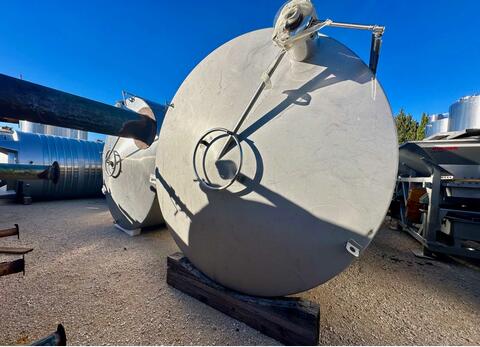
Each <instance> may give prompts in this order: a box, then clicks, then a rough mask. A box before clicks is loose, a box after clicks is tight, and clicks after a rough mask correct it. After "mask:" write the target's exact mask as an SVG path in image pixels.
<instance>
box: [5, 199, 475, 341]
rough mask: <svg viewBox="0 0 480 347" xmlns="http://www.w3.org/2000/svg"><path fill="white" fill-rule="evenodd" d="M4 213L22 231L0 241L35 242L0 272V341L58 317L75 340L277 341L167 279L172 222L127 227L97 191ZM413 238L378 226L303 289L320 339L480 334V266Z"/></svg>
mask: <svg viewBox="0 0 480 347" xmlns="http://www.w3.org/2000/svg"><path fill="white" fill-rule="evenodd" d="M0 217H1V219H0V220H1V222H0V228H6V227H10V226H12V224H13V223H18V224H19V225H20V230H21V239H20V241H17V240H16V239H15V238H5V239H0V244H1V245H4V246H6V245H17V246H20V245H24V246H32V247H34V248H35V250H34V251H33V252H32V253H30V254H28V255H27V256H26V275H25V276H22V275H21V274H15V275H10V276H5V277H0V344H22V343H28V342H32V341H33V340H36V339H38V338H40V337H43V336H45V335H48V334H49V333H51V332H53V331H54V330H55V329H56V326H57V324H58V323H62V324H63V325H64V326H65V329H66V332H67V338H68V343H69V344H75V345H83V344H90V345H91V344H95V345H105V344H109V345H124V344H147V345H149V344H156V345H160V344H169V345H170V344H177V345H184V344H186V345H192V344H193V345H198V344H203V345H211V344H215V345H265V344H268V345H272V344H278V343H277V342H276V341H275V340H272V339H270V338H267V337H265V336H264V335H262V334H260V333H258V332H257V331H255V330H253V329H251V328H249V327H248V326H246V325H244V324H242V323H239V322H238V321H236V320H234V319H231V318H229V317H227V316H225V315H224V314H222V313H219V312H217V311H215V310H214V309H212V308H210V307H208V306H206V305H204V304H202V303H200V302H198V301H197V300H195V299H192V298H190V297H188V296H186V295H184V294H182V293H181V292H179V291H177V290H175V289H172V288H170V287H169V286H168V285H167V284H166V283H165V276H166V257H167V256H168V255H169V254H171V253H173V252H175V251H177V250H178V249H177V247H176V245H175V243H174V242H173V240H172V238H171V236H170V234H169V232H168V231H167V230H166V229H162V230H157V231H150V232H147V233H144V234H142V235H140V236H137V237H130V236H128V235H126V234H124V233H122V232H120V231H119V230H117V229H115V228H114V227H113V225H112V219H111V217H110V214H109V212H108V208H107V206H106V204H105V201H104V200H101V199H92V200H71V201H56V202H36V203H33V204H32V205H29V206H23V205H16V204H12V203H7V202H0ZM419 248H420V247H419V245H418V243H416V242H415V241H414V240H413V239H411V238H410V237H409V236H408V235H406V234H404V233H401V232H398V231H392V230H390V229H388V228H383V229H382V230H380V231H379V233H378V234H377V236H376V238H375V239H374V241H373V243H372V244H371V245H370V247H369V248H368V249H367V251H366V252H365V253H364V255H363V257H362V258H360V260H358V261H356V262H355V263H354V264H353V265H352V266H350V268H349V269H347V270H346V271H345V272H343V273H342V274H340V275H339V276H337V277H336V278H335V279H333V280H332V281H330V282H328V283H327V284H324V285H322V286H320V287H318V288H315V289H313V290H310V291H308V292H306V293H303V294H301V296H302V297H305V298H308V299H309V300H312V301H316V302H318V303H320V305H321V310H322V311H321V327H320V330H321V337H320V342H321V344H329V345H331V344H333V345H335V344H341V345H345V344H347V345H348V344H362V345H378V344H381V345H384V344H386V345H390V344H395V345H398V344H400V345H402V344H419V345H423V344H429V345H437V344H441V345H444V344H447V345H451V344H454V345H465V344H468V345H471V344H477V345H478V344H480V271H479V270H478V269H477V268H475V267H469V266H464V265H460V264H458V263H456V262H440V261H431V260H426V259H420V258H416V257H415V256H414V255H413V254H412V252H411V250H412V249H419ZM4 258H5V257H2V259H4ZM1 261H4V260H1Z"/></svg>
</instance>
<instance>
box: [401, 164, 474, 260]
mask: <svg viewBox="0 0 480 347" xmlns="http://www.w3.org/2000/svg"><path fill="white" fill-rule="evenodd" d="M452 184H454V185H455V186H456V187H461V188H475V187H472V185H471V183H470V182H468V181H467V180H463V182H462V180H455V179H454V178H453V177H451V176H442V171H441V170H440V169H439V168H436V167H434V168H433V173H432V175H431V176H429V177H412V176H410V177H398V179H397V186H396V190H395V195H396V196H395V198H394V200H396V201H397V202H398V203H399V226H400V227H401V228H402V229H403V230H405V231H407V232H408V233H409V234H410V235H411V236H412V237H414V238H415V239H416V240H417V241H418V242H420V243H421V244H422V245H423V247H424V254H425V255H431V254H435V253H443V254H449V255H455V256H463V257H470V258H475V259H480V210H472V209H470V210H468V209H458V208H452V206H449V204H448V203H446V199H445V198H446V196H447V188H448V187H449V186H451V185H452ZM412 185H421V186H422V187H423V188H425V189H426V191H427V194H428V208H427V209H425V210H421V213H422V219H421V223H420V224H415V223H412V222H411V221H409V220H407V218H406V206H407V199H408V192H409V190H410V187H411V186H412ZM476 189H479V187H476ZM394 218H395V216H394ZM446 240H447V241H446ZM469 242H470V243H471V242H474V243H478V248H474V247H471V246H468V245H466V244H468V243H469Z"/></svg>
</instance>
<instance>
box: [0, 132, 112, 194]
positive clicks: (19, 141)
mask: <svg viewBox="0 0 480 347" xmlns="http://www.w3.org/2000/svg"><path fill="white" fill-rule="evenodd" d="M102 147H103V143H101V142H93V141H83V140H76V139H69V138H65V137H59V136H51V135H43V134H33V133H25V132H21V131H14V130H11V131H5V130H4V131H2V132H1V134H0V152H1V153H3V154H4V155H5V156H6V157H7V160H6V162H8V163H18V164H34V165H51V164H52V163H53V162H55V161H56V162H58V164H59V166H60V175H59V177H60V178H59V180H58V182H57V183H56V184H55V183H53V182H52V181H46V180H44V181H38V180H35V181H30V180H25V181H22V182H23V184H22V188H21V189H23V192H24V194H26V195H28V196H31V197H32V198H35V199H64V198H79V197H87V196H94V195H99V194H101V185H102V168H101V165H102V163H101V152H102ZM7 187H8V189H15V190H18V189H20V188H19V185H18V182H17V181H8V184H7ZM17 193H18V191H17Z"/></svg>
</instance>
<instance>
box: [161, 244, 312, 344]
mask: <svg viewBox="0 0 480 347" xmlns="http://www.w3.org/2000/svg"><path fill="white" fill-rule="evenodd" d="M167 283H168V284H169V285H171V286H172V287H174V288H176V289H178V290H180V291H182V292H184V293H186V294H188V295H190V296H192V297H194V298H196V299H198V300H200V301H201V302H203V303H205V304H207V305H209V306H211V307H213V308H215V309H217V310H219V311H221V312H223V313H225V314H227V315H229V316H231V317H233V318H235V319H238V320H239V321H241V322H243V323H245V324H247V325H249V326H251V327H252V328H254V329H257V330H258V331H260V332H262V333H263V334H265V335H267V336H269V337H272V338H274V339H275V340H278V341H279V342H281V343H283V344H286V345H317V344H318V339H319V329H320V327H319V326H320V306H319V305H318V304H316V303H313V302H310V301H307V300H303V299H300V298H295V297H280V298H271V299H268V298H260V297H254V296H249V295H244V294H240V293H238V292H235V291H232V290H229V289H227V288H225V287H223V286H221V285H219V284H218V283H215V282H213V281H212V280H210V279H209V278H207V277H206V276H205V275H203V274H202V273H201V272H200V271H199V270H197V269H196V268H195V267H194V266H193V265H192V264H191V263H190V261H189V260H188V259H187V258H186V257H184V256H183V254H182V253H175V254H172V255H171V256H169V257H168V258H167Z"/></svg>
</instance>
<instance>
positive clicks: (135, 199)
mask: <svg viewBox="0 0 480 347" xmlns="http://www.w3.org/2000/svg"><path fill="white" fill-rule="evenodd" d="M120 106H121V107H124V108H127V109H130V110H132V111H135V112H138V113H141V114H144V115H147V116H149V117H151V118H156V119H157V125H158V128H159V127H160V126H161V123H162V120H163V117H164V114H165V107H164V106H163V105H159V104H157V103H154V102H151V101H148V100H145V99H142V98H139V97H137V96H129V97H128V98H126V99H125V100H124V101H123V102H122V103H121V105H120ZM157 136H158V131H157ZM157 142H158V137H157V138H156V139H155V141H154V142H153V144H152V145H151V146H150V147H148V148H146V149H140V148H139V146H138V143H136V142H135V140H133V139H127V138H120V137H114V136H108V137H107V139H106V142H105V148H104V154H103V180H104V186H103V192H104V194H105V197H106V199H107V203H108V207H109V209H110V213H111V214H112V217H113V219H114V222H115V224H116V225H117V226H119V227H121V228H122V229H126V230H134V229H139V228H144V227H148V226H153V225H157V224H161V223H163V222H164V221H163V217H162V213H161V212H160V207H159V204H158V200H157V193H156V190H155V188H154V186H155V183H154V182H153V183H152V182H151V181H150V176H151V175H154V174H155V155H156V150H157Z"/></svg>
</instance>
